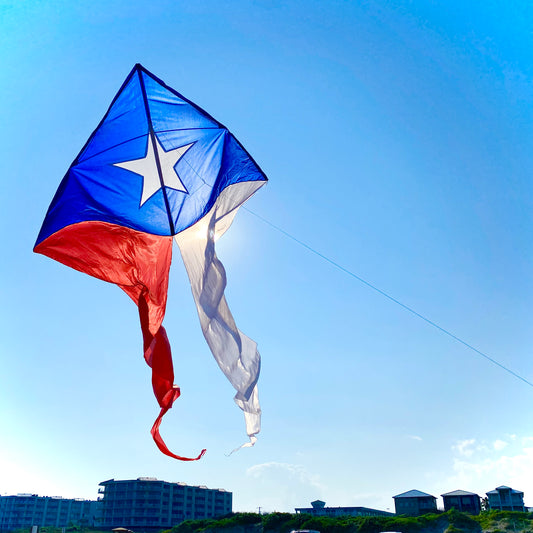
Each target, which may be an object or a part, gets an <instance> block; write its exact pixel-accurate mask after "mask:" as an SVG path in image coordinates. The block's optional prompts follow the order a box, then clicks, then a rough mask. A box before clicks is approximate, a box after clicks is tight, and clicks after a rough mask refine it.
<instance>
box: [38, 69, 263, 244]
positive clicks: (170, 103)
mask: <svg viewBox="0 0 533 533" xmlns="http://www.w3.org/2000/svg"><path fill="white" fill-rule="evenodd" d="M180 149H181V150H180ZM173 151H175V152H173ZM174 159H175V161H174ZM149 160H150V161H149ZM143 161H146V166H148V163H149V162H151V161H153V162H156V163H157V164H158V165H160V166H161V165H163V164H164V162H165V161H167V164H170V165H171V170H172V169H173V171H174V173H175V174H176V176H175V177H174V176H173V179H171V180H165V179H164V178H163V175H164V173H162V172H160V173H159V177H157V176H156V178H154V177H153V175H152V176H151V177H150V176H148V175H147V173H146V174H143V170H142V169H143V168H144V167H143ZM168 161H170V163H168ZM152 174H153V173H152ZM167 175H168V173H167ZM154 179H159V181H160V183H157V182H155V183H154V181H153V180H154ZM149 180H152V181H151V182H150V181H149ZM265 180H266V176H265V175H264V174H263V172H262V171H261V169H260V168H259V167H258V166H257V165H256V163H255V162H254V161H253V159H252V158H251V157H250V155H249V154H248V153H247V152H246V151H245V150H244V148H243V147H242V146H241V145H240V143H239V142H238V141H237V140H236V139H235V137H234V136H233V135H232V134H231V133H230V132H229V131H228V130H227V129H226V128H225V127H224V126H223V125H222V124H220V123H219V122H217V121H216V120H215V119H213V118H212V117H211V116H210V115H209V114H208V113H206V112H205V111H203V110H202V109H200V108H199V107H198V106H196V105H195V104H193V103H192V102H190V101H189V100H187V99H186V98H184V97H183V96H182V95H180V94H179V93H178V92H176V91H174V90H173V89H171V88H170V87H168V86H166V85H165V84H164V83H163V82H162V81H161V80H159V79H158V78H156V77H155V76H154V75H153V74H151V73H150V72H148V71H147V70H146V69H144V68H143V67H142V66H141V65H136V66H135V67H134V68H133V70H132V71H131V73H130V74H129V76H128V78H127V79H126V81H125V82H124V84H123V86H122V87H121V89H120V90H119V92H118V94H117V95H116V97H115V98H114V100H113V102H112V104H111V106H110V108H109V110H108V111H107V113H106V115H105V117H104V118H103V120H102V122H101V123H100V125H99V126H98V128H97V129H96V130H95V132H94V133H93V134H92V136H91V137H90V139H89V140H88V142H87V144H86V145H85V146H84V148H83V149H82V151H81V152H80V154H79V155H78V157H77V158H76V159H75V160H74V162H73V163H72V165H71V167H70V168H69V170H68V171H67V174H66V175H65V177H64V178H63V181H62V182H61V185H60V187H59V189H58V192H57V194H56V196H55V198H54V200H53V201H52V204H51V205H50V208H49V211H48V214H47V217H46V220H45V222H44V224H43V227H42V229H41V232H40V234H39V236H38V239H37V244H39V243H40V242H42V241H43V240H44V239H46V238H47V237H48V236H50V235H51V234H53V233H55V232H56V231H58V230H60V229H62V228H64V227H66V226H69V225H71V224H75V223H78V222H84V221H101V222H108V223H111V224H118V225H121V226H126V227H129V228H132V229H135V230H139V231H144V232H147V233H151V234H154V235H175V234H177V233H179V232H181V231H183V230H184V229H186V228H188V227H189V226H191V225H192V224H194V223H195V222H197V221H198V220H199V219H200V218H202V217H203V216H204V215H205V214H206V213H207V212H208V211H209V210H210V209H211V207H212V206H213V205H214V203H215V200H216V198H217V197H218V195H219V194H220V193H221V192H222V190H224V189H225V188H226V187H228V186H229V185H232V184H234V183H238V182H240V181H265ZM59 199H61V201H59ZM140 199H141V200H140Z"/></svg>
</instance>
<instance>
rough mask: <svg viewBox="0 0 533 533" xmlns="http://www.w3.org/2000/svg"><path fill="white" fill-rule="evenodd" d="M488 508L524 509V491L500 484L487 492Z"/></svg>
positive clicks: (504, 509) (501, 509)
mask: <svg viewBox="0 0 533 533" xmlns="http://www.w3.org/2000/svg"><path fill="white" fill-rule="evenodd" d="M487 498H488V499H489V508H490V509H499V510H500V511H525V510H526V509H525V507H524V493H523V492H520V491H519V490H514V489H512V488H511V487H506V486H505V485H502V486H501V487H496V488H495V489H494V490H491V491H489V492H487Z"/></svg>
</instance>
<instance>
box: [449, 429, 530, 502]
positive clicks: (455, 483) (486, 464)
mask: <svg viewBox="0 0 533 533" xmlns="http://www.w3.org/2000/svg"><path fill="white" fill-rule="evenodd" d="M511 441H512V442H511V443H509V442H507V441H504V440H501V439H496V440H495V441H494V442H493V444H492V446H487V445H485V444H479V445H476V441H475V439H468V440H463V441H459V442H458V443H456V444H455V445H454V446H452V450H453V451H454V452H455V453H456V456H455V457H454V458H453V471H454V474H453V475H452V476H451V477H450V478H449V479H448V480H447V481H446V484H447V485H448V486H449V487H455V488H458V489H459V488H460V489H464V490H470V491H473V492H477V493H478V494H480V495H484V494H485V493H486V492H487V491H489V490H492V489H494V488H496V487H498V486H500V485H508V486H510V487H512V488H514V489H517V490H521V491H524V493H525V500H526V501H525V503H526V505H528V496H529V498H530V499H531V498H533V479H532V478H531V472H532V471H533V438H532V437H523V438H520V439H518V438H517V439H515V440H512V439H511ZM504 449H505V453H503V452H502V451H503V450H504ZM474 452H476V453H475V456H474ZM450 490H452V489H451V488H450Z"/></svg>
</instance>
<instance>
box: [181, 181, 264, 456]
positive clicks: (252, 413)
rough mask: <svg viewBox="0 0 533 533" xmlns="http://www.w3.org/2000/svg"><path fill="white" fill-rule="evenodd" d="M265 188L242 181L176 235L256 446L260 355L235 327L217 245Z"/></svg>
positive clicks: (204, 321) (208, 335) (208, 333)
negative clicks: (240, 210) (241, 209)
mask: <svg viewBox="0 0 533 533" xmlns="http://www.w3.org/2000/svg"><path fill="white" fill-rule="evenodd" d="M263 184H264V182H243V183H237V184H234V185H230V186H229V187H227V188H226V189H224V190H223V191H222V192H221V194H220V195H219V197H218V199H217V201H216V202H215V205H214V206H213V207H212V209H211V210H210V211H209V213H207V215H206V216H204V217H203V218H202V219H200V220H199V221H198V222H197V223H196V224H194V225H193V226H191V227H190V228H188V229H187V230H185V231H183V232H181V233H179V234H178V235H176V236H175V240H176V243H177V244H178V246H179V249H180V252H181V256H182V258H183V262H184V265H185V268H186V270H187V274H188V276H189V281H190V283H191V290H192V294H193V298H194V301H195V303H196V309H197V311H198V317H199V319H200V324H201V326H202V332H203V334H204V337H205V339H206V341H207V344H208V345H209V348H210V350H211V353H212V354H213V356H214V358H215V360H216V361H217V363H218V366H219V367H220V369H221V370H222V372H223V373H224V375H225V376H226V377H227V378H228V380H229V381H230V383H231V384H232V385H233V387H234V388H235V390H236V391H237V394H236V395H235V398H234V400H235V403H236V404H237V405H238V406H239V407H240V409H242V410H243V411H244V416H245V424H246V433H247V435H248V437H249V439H250V441H249V442H247V443H245V444H244V445H243V446H253V445H254V444H255V442H256V441H257V437H256V435H257V434H258V433H259V432H260V430H261V407H260V404H259V396H258V392H257V380H258V378H259V372H260V368H261V357H260V355H259V352H258V350H257V344H256V343H255V342H254V341H253V340H252V339H250V338H249V337H247V336H246V335H245V334H244V333H242V332H241V331H239V329H238V328H237V326H236V324H235V320H234V319H233V315H232V314H231V311H230V309H229V307H228V304H227V302H226V298H225V296H224V289H225V287H226V282H227V280H226V271H225V269H224V266H223V265H222V263H221V261H220V260H219V259H218V257H217V255H216V253H215V241H216V240H217V239H218V238H219V237H221V236H222V235H223V234H224V232H225V231H226V230H227V229H228V228H229V226H230V225H231V223H232V221H233V218H234V217H235V215H236V213H237V209H238V208H239V206H240V205H242V204H243V203H244V202H245V201H246V200H247V199H248V198H249V197H250V196H251V195H252V194H253V193H254V192H256V191H257V189H259V187H261V186H262V185H263Z"/></svg>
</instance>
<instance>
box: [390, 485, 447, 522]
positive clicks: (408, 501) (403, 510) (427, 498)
mask: <svg viewBox="0 0 533 533" xmlns="http://www.w3.org/2000/svg"><path fill="white" fill-rule="evenodd" d="M393 499H394V507H395V509H396V514H398V515H400V514H405V515H410V516H418V515H421V514H425V513H435V512H437V498H435V496H432V495H431V494H426V493H425V492H421V491H419V490H409V491H407V492H403V493H402V494H398V495H397V496H393Z"/></svg>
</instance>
